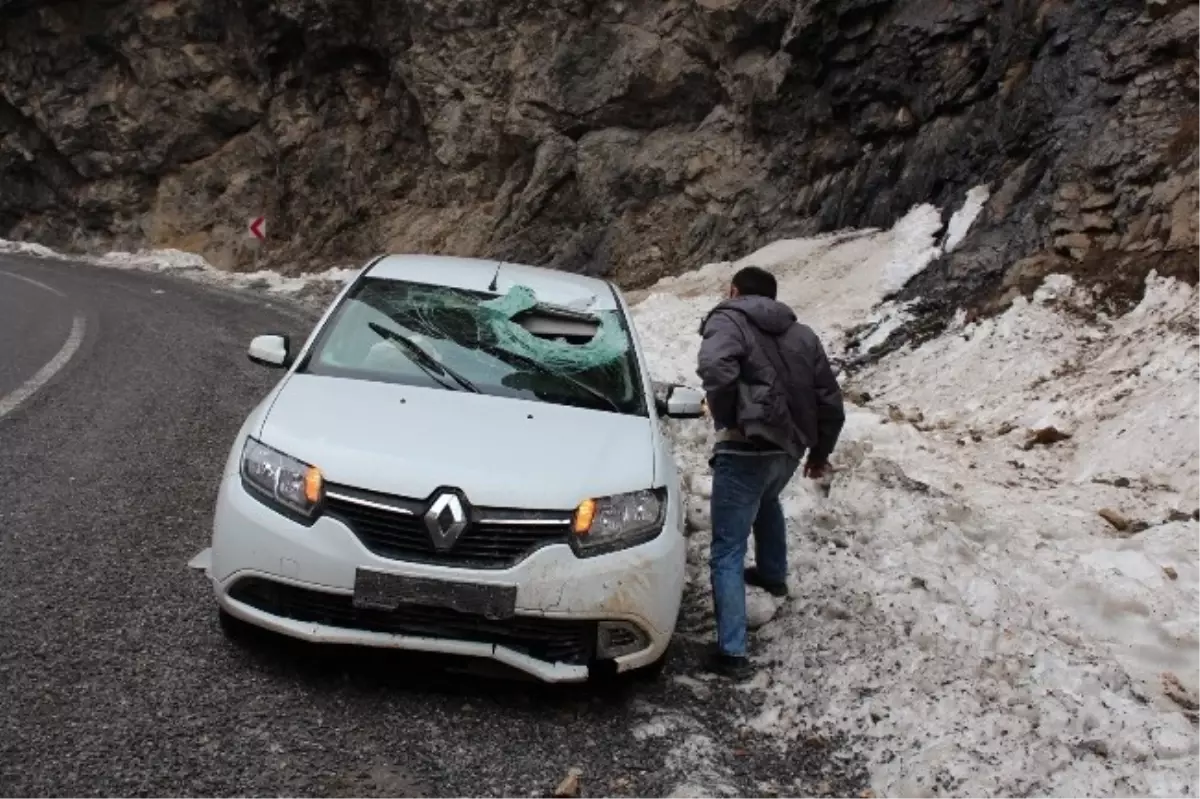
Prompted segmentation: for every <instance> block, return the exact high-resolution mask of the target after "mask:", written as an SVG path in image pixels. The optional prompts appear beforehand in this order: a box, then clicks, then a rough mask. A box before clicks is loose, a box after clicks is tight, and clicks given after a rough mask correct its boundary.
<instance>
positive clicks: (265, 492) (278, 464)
mask: <svg viewBox="0 0 1200 799" xmlns="http://www.w3.org/2000/svg"><path fill="white" fill-rule="evenodd" d="M242 478H243V479H244V480H245V482H246V485H248V486H249V487H250V488H252V489H254V490H255V491H256V492H258V493H259V494H260V495H261V496H262V498H263V499H264V500H266V501H268V502H274V503H276V504H278V505H280V506H282V507H283V508H284V509H286V510H289V511H292V512H294V513H299V514H300V515H302V516H311V515H312V514H313V512H314V511H315V510H316V509H317V506H318V505H319V504H320V502H321V497H322V495H323V494H324V491H325V481H324V478H322V476H321V470H320V469H318V468H317V467H316V466H310V465H309V464H307V463H304V462H303V461H298V460H296V459H295V458H293V457H291V456H290V455H285V454H284V453H282V452H280V451H279V450H277V449H272V448H271V447H268V446H267V445H266V444H264V443H262V442H261V441H259V440H258V439H255V438H249V437H248V438H247V439H246V445H245V447H243V448H242Z"/></svg>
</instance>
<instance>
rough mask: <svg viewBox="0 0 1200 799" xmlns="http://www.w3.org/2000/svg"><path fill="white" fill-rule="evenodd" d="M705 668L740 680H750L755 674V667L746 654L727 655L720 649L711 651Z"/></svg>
mask: <svg viewBox="0 0 1200 799" xmlns="http://www.w3.org/2000/svg"><path fill="white" fill-rule="evenodd" d="M704 670H705V671H709V672H712V673H713V674H719V675H721V676H722V677H728V678H730V679H731V680H736V681H738V682H742V681H744V680H748V679H750V677H752V676H753V675H754V668H753V667H752V666H751V665H750V659H749V658H747V657H746V656H744V655H727V654H725V653H724V652H718V651H713V652H711V653H709V655H708V660H706V661H705V663H704Z"/></svg>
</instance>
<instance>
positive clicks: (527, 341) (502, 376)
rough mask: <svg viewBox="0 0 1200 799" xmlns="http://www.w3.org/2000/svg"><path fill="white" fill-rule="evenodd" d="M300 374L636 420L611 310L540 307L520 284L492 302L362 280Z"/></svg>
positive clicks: (635, 383)
mask: <svg viewBox="0 0 1200 799" xmlns="http://www.w3.org/2000/svg"><path fill="white" fill-rule="evenodd" d="M307 371H309V372H311V373H313V374H328V375H334V376H340V377H350V378H358V379H366V380H376V381H384V382H398V383H406V384H412V385H422V386H434V387H441V388H444V389H449V390H456V389H462V390H473V391H475V390H477V391H478V392H480V393H484V394H494V395H499V396H512V397H520V398H525V399H537V400H540V401H543V402H553V403H557V404H564V405H578V406H584V407H592V408H598V409H603V410H612V411H617V412H620V413H636V414H644V413H645V403H644V401H643V397H642V392H641V388H640V381H639V378H638V370H637V365H636V361H635V360H634V354H633V351H632V347H631V342H630V338H629V332H628V329H627V328H626V326H625V324H624V321H623V319H622V317H621V315H620V312H619V311H615V310H614V311H596V312H583V311H578V310H575V309H573V308H563V307H559V306H553V305H547V304H544V303H540V302H539V301H538V298H537V295H536V294H535V293H534V292H533V291H532V290H531V289H530V288H528V287H526V286H516V287H514V288H512V289H510V290H509V291H508V292H507V293H506V294H503V295H500V296H496V295H494V294H487V293H482V292H474V291H468V290H465V289H456V288H449V287H444V286H434V285H426V284H419V283H407V282H402V281H395V280H381V279H375V278H369V279H367V280H364V281H363V283H362V284H361V285H360V286H358V287H357V288H356V289H355V290H354V291H353V292H352V293H351V295H349V296H348V297H347V298H346V301H345V302H344V303H343V304H342V306H341V307H340V308H339V309H338V311H337V312H336V313H335V315H334V317H333V318H332V319H331V320H330V324H329V325H328V326H327V328H326V330H325V331H323V332H322V334H321V337H320V339H319V341H318V343H317V347H316V348H315V350H314V356H313V358H312V359H311V362H310V364H309V366H308V368H307Z"/></svg>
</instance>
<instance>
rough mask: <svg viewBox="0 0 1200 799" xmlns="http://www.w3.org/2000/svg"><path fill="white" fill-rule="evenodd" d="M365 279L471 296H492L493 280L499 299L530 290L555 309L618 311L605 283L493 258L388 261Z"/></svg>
mask: <svg viewBox="0 0 1200 799" xmlns="http://www.w3.org/2000/svg"><path fill="white" fill-rule="evenodd" d="M497 270H499V271H497ZM366 276H367V277H377V278H382V279H384V280H404V281H408V282H412V283H426V284H430V285H435V286H448V287H450V288H459V289H467V290H469V291H490V290H491V289H490V288H489V287H490V285H491V283H492V279H493V278H495V279H496V288H495V289H494V291H495V293H496V294H505V293H507V292H508V291H509V289H511V288H513V287H514V286H527V287H528V288H530V289H532V290H533V293H534V294H535V295H536V296H537V298H538V300H539V301H541V302H545V303H549V304H551V305H565V306H575V307H580V308H586V309H587V310H590V311H611V310H614V309H616V307H617V303H616V299H615V298H614V296H613V288H612V286H611V284H609V283H608V282H607V281H605V280H600V279H599V278H594V277H587V276H586V275H576V274H572V273H571V272H560V271H558V270H556V269H545V268H543V267H539V266H527V265H525V264H515V263H511V262H507V261H500V260H496V259H489V258H459V257H456V256H451V255H385V256H383V257H382V258H380V259H378V260H377V261H375V263H373V264H372V265H371V266H370V267H368V268H367V271H366Z"/></svg>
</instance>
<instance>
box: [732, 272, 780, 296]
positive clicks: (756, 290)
mask: <svg viewBox="0 0 1200 799" xmlns="http://www.w3.org/2000/svg"><path fill="white" fill-rule="evenodd" d="M733 287H734V288H735V289H737V292H738V294H739V295H741V296H743V297H769V298H771V299H772V300H773V299H775V292H776V291H777V290H778V287H777V286H776V284H775V276H774V275H772V274H771V273H770V272H768V271H767V270H766V269H760V268H759V267H757V266H747V267H746V268H745V269H739V270H738V273H737V274H736V275H734V276H733Z"/></svg>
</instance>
